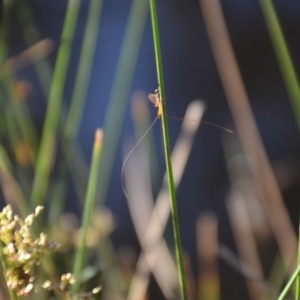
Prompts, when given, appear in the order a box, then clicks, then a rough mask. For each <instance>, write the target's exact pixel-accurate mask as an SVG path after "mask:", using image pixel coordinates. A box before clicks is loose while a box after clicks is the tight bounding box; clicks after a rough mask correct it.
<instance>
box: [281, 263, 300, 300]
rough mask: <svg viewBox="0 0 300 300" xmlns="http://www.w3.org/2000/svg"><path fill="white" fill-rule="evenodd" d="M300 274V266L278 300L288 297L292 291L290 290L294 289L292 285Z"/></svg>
mask: <svg viewBox="0 0 300 300" xmlns="http://www.w3.org/2000/svg"><path fill="white" fill-rule="evenodd" d="M299 274H300V266H298V267H297V269H296V271H295V272H294V274H293V275H292V276H291V278H290V280H289V281H288V283H287V284H286V286H285V288H284V289H283V291H282V292H281V294H280V295H279V297H278V300H283V299H284V297H285V296H286V295H287V293H288V291H289V290H290V288H291V287H292V285H293V284H294V282H295V281H296V279H297V277H298V276H299ZM296 299H299V298H296Z"/></svg>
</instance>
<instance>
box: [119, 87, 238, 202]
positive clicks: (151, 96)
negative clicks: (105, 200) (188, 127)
mask: <svg viewBox="0 0 300 300" xmlns="http://www.w3.org/2000/svg"><path fill="white" fill-rule="evenodd" d="M148 99H149V100H150V101H151V102H152V103H153V104H154V107H157V108H158V110H157V117H156V118H155V120H154V121H153V122H152V124H151V125H150V126H149V128H148V129H147V130H146V131H145V133H144V134H143V135H142V136H141V137H140V139H139V140H138V141H137V143H136V144H135V145H134V147H133V148H132V149H131V150H130V151H129V153H128V154H127V156H126V158H125V159H124V162H123V166H122V169H121V182H122V189H123V192H124V195H125V196H126V198H128V195H127V193H126V189H125V185H124V176H123V175H124V168H125V165H126V163H127V160H128V159H129V157H130V155H131V154H132V152H133V151H134V150H135V149H136V147H137V146H138V145H139V144H140V143H141V141H142V140H143V139H144V137H145V136H146V135H147V134H148V132H149V131H150V130H151V129H152V127H153V126H154V124H155V123H156V121H157V120H158V119H160V118H161V116H162V109H163V108H162V101H161V97H160V93H159V88H158V89H156V90H155V93H154V94H153V93H150V94H148ZM168 118H171V119H175V120H183V119H182V118H176V117H170V116H168ZM187 121H194V120H187ZM200 123H203V124H207V125H210V126H213V127H216V128H219V129H222V130H224V131H225V132H227V133H233V131H232V130H230V129H227V128H225V127H222V126H219V125H217V124H214V123H210V122H206V121H201V122H200Z"/></svg>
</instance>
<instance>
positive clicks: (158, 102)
mask: <svg viewBox="0 0 300 300" xmlns="http://www.w3.org/2000/svg"><path fill="white" fill-rule="evenodd" d="M148 98H149V100H150V101H151V102H152V103H153V104H154V106H155V107H157V108H158V112H157V117H158V118H160V117H161V115H162V103H161V99H160V95H159V89H156V90H155V94H149V95H148Z"/></svg>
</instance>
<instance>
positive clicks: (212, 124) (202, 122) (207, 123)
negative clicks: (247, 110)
mask: <svg viewBox="0 0 300 300" xmlns="http://www.w3.org/2000/svg"><path fill="white" fill-rule="evenodd" d="M168 118H169V119H173V120H182V118H177V117H171V116H168ZM185 120H186V121H190V122H195V120H191V119H185ZM200 123H201V124H206V125H209V126H213V127H216V128H219V129H221V130H224V131H225V132H227V133H231V134H232V133H233V130H230V129H228V128H226V127H223V126H221V125H217V124H215V123H210V122H206V121H201V122H200Z"/></svg>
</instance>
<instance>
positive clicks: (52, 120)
mask: <svg viewBox="0 0 300 300" xmlns="http://www.w3.org/2000/svg"><path fill="white" fill-rule="evenodd" d="M79 5H80V1H79V0H69V2H68V7H67V13H66V18H65V22H64V27H63V33H62V38H61V44H60V47H59V51H58V56H57V60H56V64H55V70H54V74H53V80H52V85H51V88H50V95H49V100H48V107H47V112H46V117H45V123H44V128H43V134H42V140H41V144H40V149H39V153H38V157H37V165H36V172H35V177H34V182H33V190H32V195H31V201H32V204H33V205H35V206H36V205H40V204H43V203H44V202H45V196H46V191H47V186H48V181H49V174H50V170H51V166H52V163H53V156H54V152H55V140H56V134H57V127H58V122H59V116H60V111H61V104H62V96H63V90H64V84H65V80H66V74H67V69H68V64H69V59H70V54H71V50H72V41H73V37H74V32H75V26H76V22H77V16H78V10H79Z"/></svg>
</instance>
